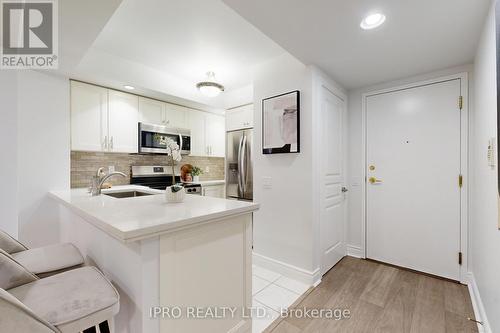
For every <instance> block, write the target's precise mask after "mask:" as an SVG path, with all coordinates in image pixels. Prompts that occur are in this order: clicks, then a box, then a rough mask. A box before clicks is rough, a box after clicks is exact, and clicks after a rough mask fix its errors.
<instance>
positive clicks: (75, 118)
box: [71, 81, 139, 153]
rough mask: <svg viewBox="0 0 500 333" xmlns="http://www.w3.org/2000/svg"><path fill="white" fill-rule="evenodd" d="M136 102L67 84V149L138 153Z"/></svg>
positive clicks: (88, 86)
mask: <svg viewBox="0 0 500 333" xmlns="http://www.w3.org/2000/svg"><path fill="white" fill-rule="evenodd" d="M138 104H139V99H138V97H137V96H135V95H131V94H126V93H122V92H119V91H115V90H110V89H106V88H102V87H97V86H94V85H91V84H86V83H81V82H76V81H71V149H72V150H82V151H106V152H120V153H137V152H138V144H137V139H138V126H137V123H138V121H139V112H138V106H139V105H138Z"/></svg>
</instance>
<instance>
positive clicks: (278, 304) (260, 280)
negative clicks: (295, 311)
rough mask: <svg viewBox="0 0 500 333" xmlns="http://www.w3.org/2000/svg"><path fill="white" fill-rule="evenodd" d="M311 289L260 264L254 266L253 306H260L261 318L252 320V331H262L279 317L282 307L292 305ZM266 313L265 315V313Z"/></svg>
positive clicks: (255, 332) (254, 332)
mask: <svg viewBox="0 0 500 333" xmlns="http://www.w3.org/2000/svg"><path fill="white" fill-rule="evenodd" d="M307 289H309V286H307V285H306V284H304V283H302V282H300V281H296V280H293V279H290V278H287V277H285V276H282V275H280V274H278V273H276V272H273V271H270V270H268V269H265V268H263V267H260V266H255V265H254V266H253V275H252V295H253V305H252V306H253V307H254V308H258V309H259V310H258V311H260V312H259V318H254V319H253V322H252V333H261V332H262V331H264V330H265V329H266V328H267V327H268V326H269V325H271V323H272V322H273V321H274V320H275V319H276V318H278V317H279V313H280V311H281V309H286V308H288V307H289V306H290V305H292V304H293V303H294V302H295V301H296V300H297V299H298V298H299V296H300V295H302V294H303V293H304V292H306V291H307ZM264 313H265V315H264Z"/></svg>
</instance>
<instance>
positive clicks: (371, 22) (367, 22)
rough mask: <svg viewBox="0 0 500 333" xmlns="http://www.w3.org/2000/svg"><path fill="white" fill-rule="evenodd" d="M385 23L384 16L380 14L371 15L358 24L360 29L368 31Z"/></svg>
mask: <svg viewBox="0 0 500 333" xmlns="http://www.w3.org/2000/svg"><path fill="white" fill-rule="evenodd" d="M384 22H385V15H384V14H382V13H373V14H370V15H368V16H366V17H365V18H364V19H363V21H361V23H360V25H359V26H360V27H361V29H364V30H370V29H375V28H377V27H380V26H381V25H382V24H383V23H384Z"/></svg>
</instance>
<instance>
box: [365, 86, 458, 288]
mask: <svg viewBox="0 0 500 333" xmlns="http://www.w3.org/2000/svg"><path fill="white" fill-rule="evenodd" d="M460 85H461V82H460V79H455V80H449V81H445V82H439V83H435V84H428V85H423V86H419V87H414V88H409V89H402V90H397V91H394V92H388V93H382V94H378V95H374V96H369V97H367V98H366V120H367V122H366V125H367V133H366V135H367V136H366V145H367V151H366V152H367V164H368V165H367V167H366V170H367V171H366V172H367V175H366V178H367V185H366V186H367V191H366V196H367V197H366V200H367V201H366V217H367V257H368V258H371V259H374V260H379V261H383V262H387V263H391V264H395V265H398V266H403V267H407V268H411V269H415V270H418V271H422V272H426V273H430V274H435V275H439V276H442V277H446V278H450V279H454V280H459V278H460V267H459V263H458V252H459V251H460V187H459V185H458V177H459V175H460V151H461V149H460V121H461V120H460V118H461V115H460V113H461V112H460V109H459V106H458V98H459V96H460ZM372 177H374V179H373V178H372ZM370 178H372V180H375V179H376V181H375V183H371V182H370Z"/></svg>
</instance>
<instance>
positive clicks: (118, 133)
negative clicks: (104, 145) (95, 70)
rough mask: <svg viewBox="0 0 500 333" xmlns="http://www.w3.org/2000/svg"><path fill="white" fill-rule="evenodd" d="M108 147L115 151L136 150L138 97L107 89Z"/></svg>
mask: <svg viewBox="0 0 500 333" xmlns="http://www.w3.org/2000/svg"><path fill="white" fill-rule="evenodd" d="M108 96H109V97H108V98H109V104H108V105H109V106H108V108H109V115H108V119H109V122H108V128H109V147H108V151H112V152H116V153H137V152H138V145H139V144H138V137H139V133H138V122H139V112H138V111H137V110H138V107H139V98H138V97H137V96H136V95H131V94H126V93H123V92H120V91H116V90H109V91H108Z"/></svg>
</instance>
